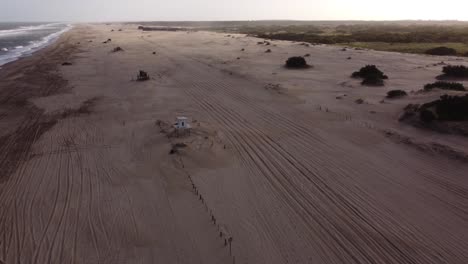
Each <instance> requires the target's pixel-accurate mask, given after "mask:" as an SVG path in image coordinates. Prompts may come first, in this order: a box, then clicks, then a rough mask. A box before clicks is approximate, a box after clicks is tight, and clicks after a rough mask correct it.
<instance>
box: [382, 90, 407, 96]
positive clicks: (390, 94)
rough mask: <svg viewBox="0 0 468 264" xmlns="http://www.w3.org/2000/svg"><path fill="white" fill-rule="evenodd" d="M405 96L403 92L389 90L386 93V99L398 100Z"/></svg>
mask: <svg viewBox="0 0 468 264" xmlns="http://www.w3.org/2000/svg"><path fill="white" fill-rule="evenodd" d="M407 95H408V94H407V93H406V92H405V91H403V90H391V91H389V92H388V93H387V98H399V97H404V96H407Z"/></svg>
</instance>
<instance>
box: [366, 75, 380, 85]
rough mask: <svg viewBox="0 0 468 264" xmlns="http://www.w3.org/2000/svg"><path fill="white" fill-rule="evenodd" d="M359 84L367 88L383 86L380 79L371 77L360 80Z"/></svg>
mask: <svg viewBox="0 0 468 264" xmlns="http://www.w3.org/2000/svg"><path fill="white" fill-rule="evenodd" d="M361 84H362V85H367V86H383V85H384V81H383V80H382V79H380V78H377V77H376V76H372V77H368V78H365V79H364V80H362V82H361Z"/></svg>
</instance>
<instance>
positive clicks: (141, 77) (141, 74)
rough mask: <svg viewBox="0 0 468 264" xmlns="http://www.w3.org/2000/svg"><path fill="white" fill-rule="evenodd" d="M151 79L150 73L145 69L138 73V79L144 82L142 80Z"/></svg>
mask: <svg viewBox="0 0 468 264" xmlns="http://www.w3.org/2000/svg"><path fill="white" fill-rule="evenodd" d="M149 79H150V77H149V75H148V73H147V72H145V71H140V72H139V73H138V75H137V81H140V82H142V81H147V80H149Z"/></svg>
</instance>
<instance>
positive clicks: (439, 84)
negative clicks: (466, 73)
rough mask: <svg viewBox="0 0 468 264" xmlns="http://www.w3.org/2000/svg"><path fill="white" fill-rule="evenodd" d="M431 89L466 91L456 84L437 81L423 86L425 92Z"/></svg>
mask: <svg viewBox="0 0 468 264" xmlns="http://www.w3.org/2000/svg"><path fill="white" fill-rule="evenodd" d="M432 89H442V90H452V91H466V89H465V86H464V85H463V84H461V83H457V82H444V81H438V82H435V83H428V84H426V85H425V86H424V90H425V91H431V90H432Z"/></svg>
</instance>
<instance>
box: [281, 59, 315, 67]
mask: <svg viewBox="0 0 468 264" xmlns="http://www.w3.org/2000/svg"><path fill="white" fill-rule="evenodd" d="M309 67H310V66H309V65H308V64H307V61H306V60H305V59H304V57H290V58H289V59H288V60H287V61H286V68H289V69H306V68H309Z"/></svg>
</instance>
